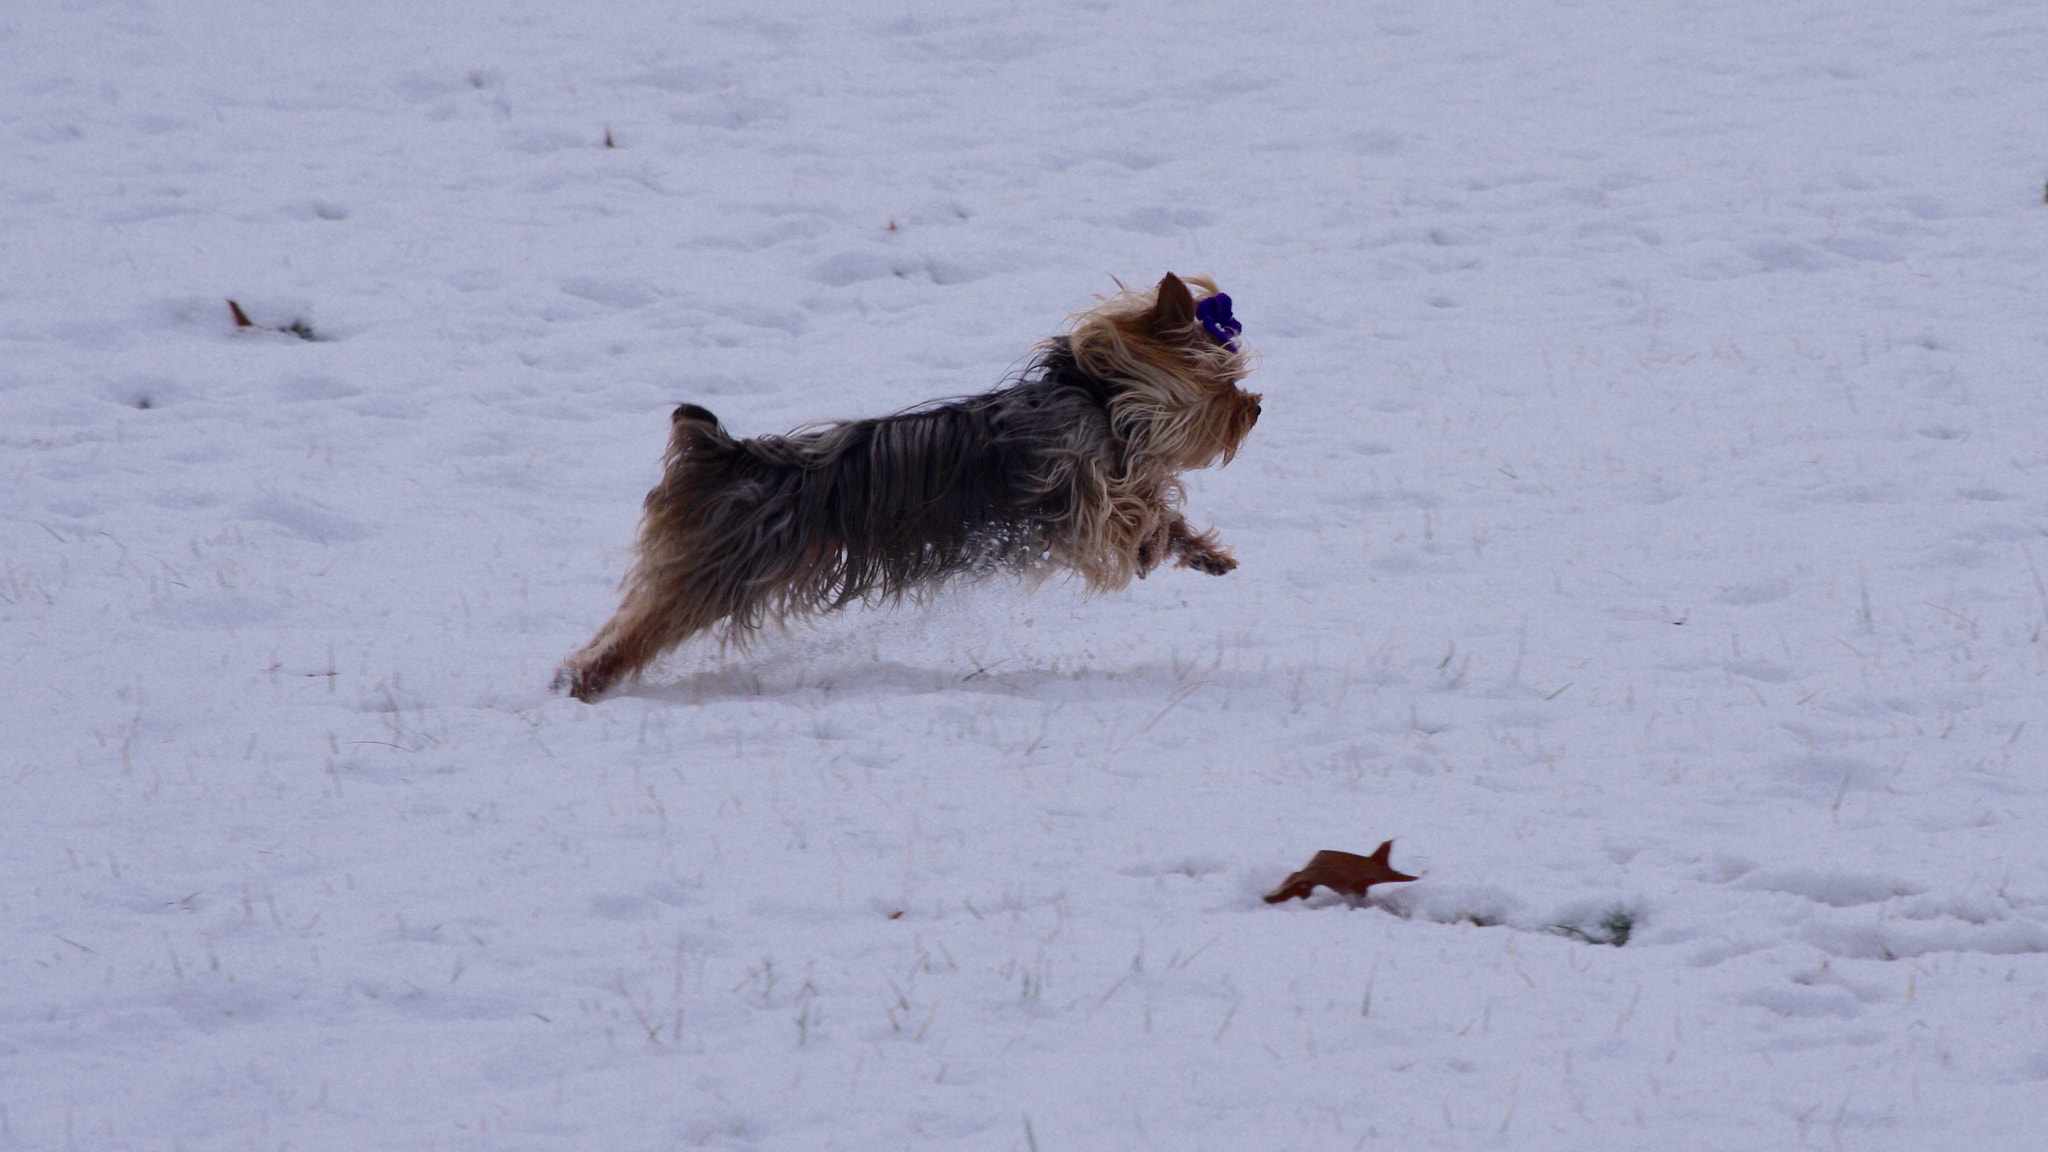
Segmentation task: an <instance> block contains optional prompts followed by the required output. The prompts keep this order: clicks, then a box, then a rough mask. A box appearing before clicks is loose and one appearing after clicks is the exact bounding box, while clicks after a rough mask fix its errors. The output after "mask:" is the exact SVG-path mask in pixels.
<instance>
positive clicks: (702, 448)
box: [668, 404, 738, 462]
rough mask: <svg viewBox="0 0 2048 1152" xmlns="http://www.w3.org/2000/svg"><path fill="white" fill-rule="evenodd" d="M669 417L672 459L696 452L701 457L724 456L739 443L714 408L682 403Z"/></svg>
mask: <svg viewBox="0 0 2048 1152" xmlns="http://www.w3.org/2000/svg"><path fill="white" fill-rule="evenodd" d="M668 420H669V439H668V457H669V460H670V461H671V462H674V461H676V460H681V459H687V458H689V457H692V456H694V457H697V458H698V459H700V460H702V459H705V458H715V457H719V456H723V455H725V454H727V453H729V452H731V451H732V449H733V448H734V447H735V446H736V445H737V444H738V441H736V440H734V439H733V438H732V434H731V433H729V432H727V431H726V430H725V425H723V424H721V423H719V422H718V417H716V416H714V415H712V414H711V409H709V408H706V407H704V406H703V405H701V404H678V405H676V410H675V411H674V412H673V413H671V414H670V415H669V418H668Z"/></svg>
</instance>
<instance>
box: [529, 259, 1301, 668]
mask: <svg viewBox="0 0 2048 1152" xmlns="http://www.w3.org/2000/svg"><path fill="white" fill-rule="evenodd" d="M1190 283H1192V284H1193V285H1194V286H1195V289H1196V290H1197V291H1199V293H1200V296H1199V298H1198V297H1197V294H1196V291H1190V289H1189V284H1190ZM1239 331H1240V326H1239V325H1238V323H1237V321H1236V320H1235V319H1233V318H1232V317H1231V314H1230V297H1228V296H1225V295H1223V294H1221V293H1220V292H1218V291H1217V290H1216V286H1215V284H1214V283H1212V282H1211V281H1209V280H1206V279H1202V278H1191V279H1190V280H1189V281H1183V280H1182V279H1181V278H1180V277H1178V276H1175V275H1173V274H1172V273H1168V274H1167V275H1166V278H1165V279H1163V280H1161V281H1160V282H1159V285H1158V287H1157V288H1155V289H1153V290H1151V291H1145V292H1139V291H1129V290H1126V291H1123V292H1121V293H1119V294H1117V295H1116V296H1113V297H1111V298H1109V299H1107V300H1104V301H1103V302H1102V303H1101V304H1100V305H1098V306H1097V307H1095V308H1092V309H1090V310H1088V311H1086V312H1082V313H1079V314H1077V315H1076V316H1074V317H1073V318H1072V326H1071V328H1070V330H1069V331H1068V333H1067V334H1066V335H1064V336H1059V337H1055V338H1053V339H1051V340H1047V341H1045V342H1044V343H1042V344H1040V345H1039V346H1038V348H1037V350H1036V354H1035V356H1034V357H1033V359H1032V361H1031V363H1030V365H1029V366H1028V367H1027V368H1026V369H1025V370H1024V371H1023V373H1022V374H1020V375H1019V376H1018V377H1017V378H1016V379H1015V380H1013V381H1012V382H1010V383H1009V384H1007V385H1006V386H1004V387H1002V388H999V389H997V390H996V391H993V392H990V393H987V394H986V395H982V396H974V397H969V398H966V399H960V400H949V401H943V402H940V403H935V404H930V405H926V406H924V407H920V408H913V409H911V410H909V411H907V412H902V413H898V414H897V415H894V416H883V417H879V418H876V419H870V420H853V421H848V422H845V423H836V424H820V425H811V426H807V427H804V428H800V429H798V430H796V431H795V432H792V433H790V434H789V435H787V436H762V437H759V438H756V439H752V440H739V439H735V438H734V437H733V436H732V435H731V434H729V433H728V432H726V430H725V428H724V426H722V425H721V424H720V423H719V422H718V418H717V417H716V416H713V415H712V414H711V413H710V412H708V411H706V410H705V409H703V408H700V407H698V406H697V405H695V404H684V405H682V406H681V407H679V408H677V409H676V410H675V414H674V417H673V418H672V424H673V428H672V432H671V437H670V440H669V447H668V454H667V457H666V459H665V460H664V463H663V472H662V478H661V483H659V484H658V485H656V486H655V488H654V490H653V491H651V492H649V493H648V494H647V502H646V506H645V514H644V515H643V516H642V518H641V521H640V538H639V542H638V544H637V546H636V552H637V555H636V557H635V559H634V562H633V565H632V568H631V570H630V571H629V572H627V574H626V578H625V581H624V583H623V585H622V587H623V596H622V602H621V603H620V605H619V610H618V612H617V613H615V614H614V615H613V616H612V618H611V619H610V620H609V621H607V622H606V623H605V625H604V627H602V628H600V629H598V631H597V635H596V636H594V637H592V638H591V641H590V643H588V644H586V645H584V646H583V647H582V648H581V649H579V650H578V651H576V652H575V653H573V654H571V655H570V657H569V658H568V660H567V661H566V662H564V664H563V665H562V669H561V671H560V672H559V673H557V674H556V676H555V682H554V687H555V689H556V690H557V691H562V690H566V691H567V692H568V693H569V694H570V695H572V696H574V697H576V698H577V699H579V700H585V701H589V700H595V699H596V698H597V697H598V696H600V695H602V694H603V693H604V692H605V691H606V690H607V689H609V688H611V687H612V686H613V685H615V684H617V683H618V682H619V680H620V679H621V678H623V677H629V676H636V675H638V674H639V673H640V671H641V670H642V669H644V668H645V667H646V666H647V665H648V664H649V663H650V662H652V661H653V660H655V659H656V658H657V657H659V656H660V655H661V654H662V653H664V652H666V651H668V650H669V649H670V648H673V647H675V646H676V645H677V644H680V643H682V642H683V641H684V640H687V639H689V638H690V637H692V636H695V635H697V634H698V633H701V632H706V631H715V632H716V633H718V634H719V635H720V636H721V637H722V638H723V639H724V640H727V641H738V642H742V643H743V642H744V641H745V640H746V639H747V638H749V637H750V636H751V635H753V634H754V633H755V632H757V631H758V630H759V629H760V628H761V626H762V625H763V624H765V623H769V622H782V621H789V620H795V619H802V618H806V617H811V616H816V615H820V614H823V613H826V612H831V611H835V610H837V609H841V608H844V607H846V606H848V605H850V604H853V603H855V602H862V601H864V602H868V603H878V602H886V601H894V600H901V599H903V598H904V597H906V596H909V597H912V598H916V597H919V596H922V595H923V594H925V593H927V592H929V591H930V590H932V589H935V588H937V587H939V586H940V585H942V584H944V583H946V582H947V581H949V580H953V579H957V578H962V577H973V576H977V575H983V574H988V573H993V572H1011V573H1016V574H1019V575H1022V576H1025V577H1026V578H1030V579H1044V578H1045V577H1046V576H1048V575H1050V574H1052V573H1053V572H1056V571H1065V572H1068V573H1071V574H1072V575H1074V576H1076V577H1078V578H1079V579H1080V580H1081V581H1082V583H1083V584H1085V585H1086V586H1087V587H1088V588H1090V589H1092V590H1095V591H1103V592H1106V591H1112V590H1114V589H1117V588H1121V587H1123V586H1124V585H1126V584H1128V583H1130V580H1131V578H1132V577H1133V576H1137V577H1141V578H1142V577H1143V576H1144V575H1145V574H1146V573H1147V572H1149V571H1151V570H1152V569H1153V568H1155V567H1157V566H1158V565H1159V564H1160V563H1161V562H1162V561H1164V560H1166V559H1167V558H1169V557H1171V558H1172V559H1173V560H1174V561H1175V562H1176V563H1178V564H1179V565H1181V566H1183V567H1191V568H1195V569H1197V570H1199V571H1202V572H1207V573H1209V574H1211V575H1217V576H1220V575H1222V574H1223V573H1225V572H1228V571H1230V570H1231V569H1232V568H1235V567H1237V561H1236V560H1235V559H1234V558H1232V556H1231V554H1230V551H1229V549H1227V548H1225V547H1224V546H1223V545H1222V544H1221V543H1220V542H1219V541H1218V540H1217V538H1216V534H1215V532H1213V531H1210V532H1197V531H1195V530H1194V529H1193V528H1191V527H1190V526H1189V525H1188V522H1187V521H1186V520H1185V519H1183V518H1182V517H1181V514H1180V511H1179V508H1180V503H1181V499H1182V497H1183V495H1184V493H1183V490H1182V488H1181V484H1180V480H1179V474H1180V473H1182V472H1184V471H1186V470H1188V469H1191V468H1205V467H1208V466H1209V465H1211V464H1215V463H1216V462H1218V461H1219V460H1220V461H1224V462H1228V461H1229V460H1230V458H1231V457H1232V456H1233V455H1235V454H1236V452H1237V449H1238V446H1239V445H1240V444H1241V443H1242V442H1243V441H1244V438H1245V435H1246V434H1247V433H1248V432H1250V431H1251V428H1252V425H1253V423H1254V422H1256V421H1257V420H1258V418H1259V399H1260V398H1259V397H1258V396H1257V395H1254V394H1252V393H1248V392H1245V391H1243V390H1242V389H1240V388H1239V387H1238V386H1237V384H1238V381H1239V380H1242V379H1243V378H1244V377H1245V375H1246V374H1247V373H1248V372H1249V371H1250V370H1251V363H1250V358H1249V356H1248V355H1247V354H1246V352H1245V351H1244V350H1243V349H1241V348H1240V347H1239V346H1238V341H1237V336H1238V333H1239Z"/></svg>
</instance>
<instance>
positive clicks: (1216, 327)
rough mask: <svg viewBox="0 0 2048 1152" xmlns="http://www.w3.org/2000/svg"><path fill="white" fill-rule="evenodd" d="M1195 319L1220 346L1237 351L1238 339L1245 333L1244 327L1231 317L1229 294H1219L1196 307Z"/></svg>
mask: <svg viewBox="0 0 2048 1152" xmlns="http://www.w3.org/2000/svg"><path fill="white" fill-rule="evenodd" d="M1195 319H1197V320H1200V321H1201V322H1202V328H1203V330H1204V331H1206V332H1208V333H1209V335H1210V337H1211V338H1212V339H1214V340H1215V341H1216V342H1217V343H1218V344H1221V345H1223V346H1224V347H1225V348H1228V349H1230V350H1231V351H1232V352H1235V351H1237V337H1238V334H1239V333H1241V332H1243V331H1244V325H1242V324H1240V323H1238V322H1237V320H1236V319H1235V318H1234V317H1232V316H1231V315H1230V297H1229V296H1228V295H1227V294H1225V293H1222V292H1218V293H1217V294H1215V295H1214V296H1210V297H1207V298H1206V299H1204V300H1203V301H1202V302H1201V303H1200V304H1197V305H1195Z"/></svg>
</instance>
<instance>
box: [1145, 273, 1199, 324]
mask: <svg viewBox="0 0 2048 1152" xmlns="http://www.w3.org/2000/svg"><path fill="white" fill-rule="evenodd" d="M1194 322H1195V296H1194V293H1192V292H1189V291H1188V286H1187V285H1185V284H1183V283H1181V282H1180V277H1178V276H1175V275H1174V274H1173V273H1171V272H1168V273H1167V274H1166V278H1165V279H1163V280H1161V281H1160V282H1159V301H1158V303H1156V304H1154V305H1153V306H1152V321H1151V323H1152V333H1153V335H1155V336H1164V335H1166V334H1167V333H1169V332H1182V331H1185V330H1187V329H1188V328H1190V327H1192V326H1193V325H1194Z"/></svg>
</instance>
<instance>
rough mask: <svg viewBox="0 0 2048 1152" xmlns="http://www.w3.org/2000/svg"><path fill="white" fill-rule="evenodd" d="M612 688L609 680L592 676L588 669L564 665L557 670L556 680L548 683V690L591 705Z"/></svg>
mask: <svg viewBox="0 0 2048 1152" xmlns="http://www.w3.org/2000/svg"><path fill="white" fill-rule="evenodd" d="M610 686H611V684H610V682H609V681H608V680H605V679H602V678H599V677H597V676H594V675H592V674H591V672H590V670H589V669H587V668H579V667H577V666H576V665H574V664H564V665H562V666H561V667H560V668H557V669H555V678H554V679H553V680H552V681H550V682H549V683H548V690H549V691H551V692H554V693H557V694H562V695H568V696H571V697H573V698H575V699H577V700H581V701H583V702H584V703H585V704H590V703H594V702H595V701H596V700H597V698H598V697H599V696H602V695H604V690H605V689H606V688H609V687H610Z"/></svg>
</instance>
